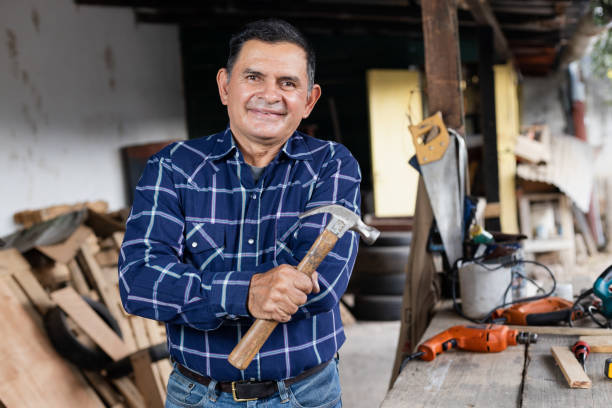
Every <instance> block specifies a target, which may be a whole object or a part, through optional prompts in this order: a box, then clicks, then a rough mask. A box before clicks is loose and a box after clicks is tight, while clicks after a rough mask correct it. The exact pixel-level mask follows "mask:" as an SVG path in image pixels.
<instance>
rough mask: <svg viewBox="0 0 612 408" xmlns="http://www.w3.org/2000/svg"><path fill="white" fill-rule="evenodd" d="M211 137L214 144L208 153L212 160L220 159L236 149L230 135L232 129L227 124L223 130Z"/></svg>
mask: <svg viewBox="0 0 612 408" xmlns="http://www.w3.org/2000/svg"><path fill="white" fill-rule="evenodd" d="M213 139H214V143H215V146H214V147H213V148H212V151H211V154H210V158H211V159H212V160H219V159H222V158H224V157H225V156H227V155H229V154H230V153H231V152H233V151H234V149H236V143H234V137H233V136H232V131H231V130H230V127H229V126H228V127H227V128H226V129H225V131H224V132H221V133H217V134H216V135H215V136H214V137H213Z"/></svg>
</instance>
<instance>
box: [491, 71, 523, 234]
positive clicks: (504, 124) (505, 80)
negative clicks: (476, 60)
mask: <svg viewBox="0 0 612 408" xmlns="http://www.w3.org/2000/svg"><path fill="white" fill-rule="evenodd" d="M493 74H494V78H495V121H496V124H497V126H496V128H497V159H498V163H497V167H498V172H499V173H498V174H499V203H500V209H501V213H500V216H499V220H500V223H501V230H502V232H506V233H509V234H514V233H517V232H518V220H517V215H516V214H517V209H516V185H515V179H516V157H515V156H514V145H515V144H516V135H517V134H519V133H520V131H519V128H520V126H519V124H520V119H519V99H518V78H517V74H516V71H515V70H514V67H513V66H512V65H511V64H506V65H495V66H494V67H493Z"/></svg>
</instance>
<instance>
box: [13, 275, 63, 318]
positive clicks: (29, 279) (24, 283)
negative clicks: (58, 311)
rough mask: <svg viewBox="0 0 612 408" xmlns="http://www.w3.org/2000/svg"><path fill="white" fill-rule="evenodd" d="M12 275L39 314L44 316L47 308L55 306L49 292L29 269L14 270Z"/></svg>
mask: <svg viewBox="0 0 612 408" xmlns="http://www.w3.org/2000/svg"><path fill="white" fill-rule="evenodd" d="M13 277H14V279H15V280H16V281H17V283H18V284H19V286H20V287H21V288H22V289H23V291H24V292H25V294H26V295H27V297H28V299H29V300H30V302H32V304H33V305H34V306H35V307H36V309H37V310H38V312H39V313H40V315H41V316H44V315H45V313H47V311H48V310H49V309H51V308H53V307H55V303H54V302H53V301H52V300H51V298H50V297H49V294H48V293H47V292H46V291H45V289H43V287H42V286H41V285H40V283H39V282H38V280H37V279H36V278H35V277H34V274H33V273H32V271H31V270H29V269H23V270H20V271H14V272H13Z"/></svg>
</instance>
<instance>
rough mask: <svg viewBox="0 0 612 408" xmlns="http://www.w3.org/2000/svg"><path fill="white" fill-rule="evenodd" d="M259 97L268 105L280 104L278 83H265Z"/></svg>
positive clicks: (270, 81)
mask: <svg viewBox="0 0 612 408" xmlns="http://www.w3.org/2000/svg"><path fill="white" fill-rule="evenodd" d="M259 97H260V98H262V99H263V100H264V101H265V102H266V103H267V104H274V103H277V102H280V100H281V96H280V93H279V92H278V87H277V85H276V82H275V81H273V80H268V81H264V82H263V84H262V87H261V90H260V92H259Z"/></svg>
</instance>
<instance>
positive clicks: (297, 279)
mask: <svg viewBox="0 0 612 408" xmlns="http://www.w3.org/2000/svg"><path fill="white" fill-rule="evenodd" d="M315 273H316V272H315ZM293 286H294V287H296V288H297V289H299V290H300V291H302V292H303V293H305V294H307V295H308V294H309V293H310V292H312V290H313V288H314V285H313V281H312V279H311V278H309V277H308V276H306V275H305V274H303V273H302V272H298V271H297V269H296V270H295V275H294V277H293ZM304 302H305V301H304Z"/></svg>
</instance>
